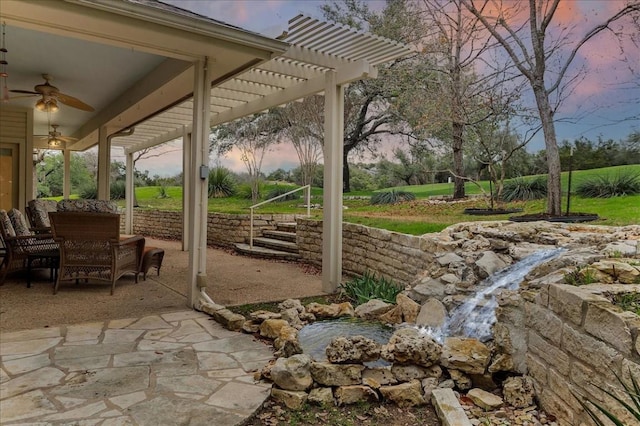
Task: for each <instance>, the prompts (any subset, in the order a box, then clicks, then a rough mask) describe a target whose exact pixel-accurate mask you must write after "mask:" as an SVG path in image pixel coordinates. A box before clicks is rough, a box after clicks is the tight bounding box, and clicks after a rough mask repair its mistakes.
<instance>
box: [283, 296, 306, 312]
mask: <svg viewBox="0 0 640 426" xmlns="http://www.w3.org/2000/svg"><path fill="white" fill-rule="evenodd" d="M278 309H280V311H281V312H282V311H286V310H287V309H295V310H296V311H298V313H299V314H301V313H303V312H304V311H305V309H304V306H302V303H300V301H299V300H298V299H287V300H285V301H283V302H280V303H279V304H278Z"/></svg>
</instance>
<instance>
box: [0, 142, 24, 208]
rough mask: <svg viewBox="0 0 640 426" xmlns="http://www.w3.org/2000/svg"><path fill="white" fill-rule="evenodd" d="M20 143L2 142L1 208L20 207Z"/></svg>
mask: <svg viewBox="0 0 640 426" xmlns="http://www.w3.org/2000/svg"><path fill="white" fill-rule="evenodd" d="M19 153H20V151H19V146H18V144H13V143H12V144H9V143H0V209H2V210H11V209H12V208H17V207H18V184H19V182H18V164H19V163H18V156H19V155H20V154H19Z"/></svg>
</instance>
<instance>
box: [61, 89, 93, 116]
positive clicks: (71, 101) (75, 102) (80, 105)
mask: <svg viewBox="0 0 640 426" xmlns="http://www.w3.org/2000/svg"><path fill="white" fill-rule="evenodd" d="M56 97H57V98H58V100H59V101H60V102H62V103H63V104H65V105H69V106H70V107H73V108H77V109H81V110H83V111H89V112H92V111H95V110H94V109H93V107H92V106H90V105H87V104H85V103H84V102H82V101H81V100H80V99H77V98H74V97H73V96H69V95H65V94H64V93H59V92H58V93H57V94H56Z"/></svg>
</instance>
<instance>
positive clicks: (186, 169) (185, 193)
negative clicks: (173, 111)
mask: <svg viewBox="0 0 640 426" xmlns="http://www.w3.org/2000/svg"><path fill="white" fill-rule="evenodd" d="M191 173H192V172H191V133H189V132H188V131H187V127H186V126H182V251H186V250H188V247H189V223H191V220H189V219H190V217H191V210H189V196H190V191H191V179H189V177H190V176H191Z"/></svg>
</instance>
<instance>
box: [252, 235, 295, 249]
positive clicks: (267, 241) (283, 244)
mask: <svg viewBox="0 0 640 426" xmlns="http://www.w3.org/2000/svg"><path fill="white" fill-rule="evenodd" d="M253 245H254V247H255V246H260V247H266V248H270V249H274V250H280V251H286V252H289V253H298V245H297V244H296V243H292V242H290V241H282V240H276V239H274V238H265V237H256V238H254V239H253Z"/></svg>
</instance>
